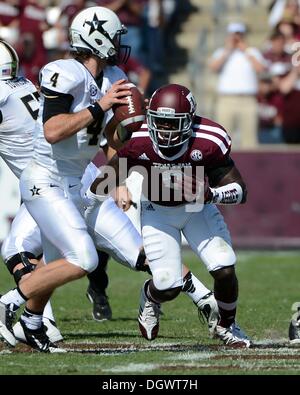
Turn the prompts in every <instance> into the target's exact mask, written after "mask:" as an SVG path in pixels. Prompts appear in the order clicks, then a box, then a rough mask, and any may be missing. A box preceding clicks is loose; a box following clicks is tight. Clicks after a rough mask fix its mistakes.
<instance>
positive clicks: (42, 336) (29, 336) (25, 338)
mask: <svg viewBox="0 0 300 395" xmlns="http://www.w3.org/2000/svg"><path fill="white" fill-rule="evenodd" d="M46 329H47V328H46V327H45V325H44V324H43V325H42V326H41V328H39V329H35V330H32V329H28V328H27V327H26V325H25V323H24V321H22V319H19V321H18V322H17V324H16V325H15V326H14V335H15V338H16V339H17V340H18V341H20V342H21V343H24V344H27V345H28V346H30V347H32V348H34V349H35V350H38V351H40V352H46V353H48V352H49V353H62V352H66V350H64V349H62V348H58V347H57V346H56V345H55V344H54V343H52V342H51V341H50V339H49V337H48V336H47V334H46Z"/></svg>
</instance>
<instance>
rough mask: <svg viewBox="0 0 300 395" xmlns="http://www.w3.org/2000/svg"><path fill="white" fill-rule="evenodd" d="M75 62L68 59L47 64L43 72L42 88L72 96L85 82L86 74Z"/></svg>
mask: <svg viewBox="0 0 300 395" xmlns="http://www.w3.org/2000/svg"><path fill="white" fill-rule="evenodd" d="M75 62H76V61H74V60H73V59H66V60H57V61H55V62H52V63H49V64H47V65H46V66H45V67H44V68H43V70H42V71H41V86H43V87H45V88H47V89H50V90H52V91H56V92H60V93H70V94H72V92H73V91H74V90H75V89H78V86H79V85H80V83H81V82H83V81H84V74H83V73H82V70H80V69H79V67H78V65H77V64H76V63H75ZM80 71H81V72H80Z"/></svg>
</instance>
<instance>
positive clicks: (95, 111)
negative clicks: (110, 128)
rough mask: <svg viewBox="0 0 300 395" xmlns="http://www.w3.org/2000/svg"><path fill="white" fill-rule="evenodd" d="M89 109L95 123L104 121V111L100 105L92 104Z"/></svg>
mask: <svg viewBox="0 0 300 395" xmlns="http://www.w3.org/2000/svg"><path fill="white" fill-rule="evenodd" d="M87 109H88V110H89V112H90V113H91V114H92V116H93V118H94V120H95V121H102V120H103V118H104V111H103V110H102V108H101V106H100V104H99V103H97V102H95V103H94V104H91V105H90V106H89V107H88V108H87Z"/></svg>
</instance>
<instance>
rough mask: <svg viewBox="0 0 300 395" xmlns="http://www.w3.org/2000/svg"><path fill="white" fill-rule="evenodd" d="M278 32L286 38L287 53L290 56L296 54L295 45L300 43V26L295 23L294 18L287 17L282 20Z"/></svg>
mask: <svg viewBox="0 0 300 395" xmlns="http://www.w3.org/2000/svg"><path fill="white" fill-rule="evenodd" d="M275 30H276V31H277V32H280V33H281V34H283V35H284V37H285V47H284V49H285V51H286V52H287V53H289V54H292V53H293V52H294V47H293V46H294V43H295V42H297V41H299V39H300V34H299V26H298V25H297V24H296V23H295V22H294V18H293V16H291V15H289V16H288V15H287V16H285V17H284V18H282V19H281V20H280V21H279V23H278V24H277V25H276V29H275Z"/></svg>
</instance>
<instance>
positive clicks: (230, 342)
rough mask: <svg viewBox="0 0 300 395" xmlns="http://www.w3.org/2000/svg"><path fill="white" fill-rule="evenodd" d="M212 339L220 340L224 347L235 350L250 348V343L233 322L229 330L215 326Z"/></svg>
mask: <svg viewBox="0 0 300 395" xmlns="http://www.w3.org/2000/svg"><path fill="white" fill-rule="evenodd" d="M214 337H215V338H217V339H220V340H222V342H223V343H224V344H225V345H226V346H231V347H235V348H249V347H250V346H251V341H250V340H249V338H248V337H247V336H246V334H245V333H244V332H243V331H242V330H241V328H240V327H239V326H238V325H237V323H235V322H234V323H233V324H231V325H230V327H229V328H224V327H222V326H220V325H217V326H216V327H215V331H214Z"/></svg>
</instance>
